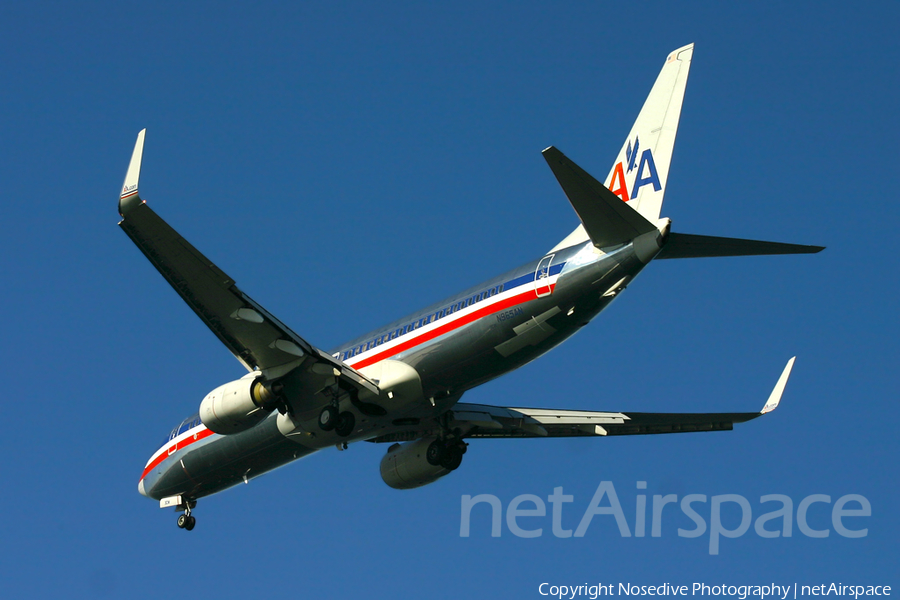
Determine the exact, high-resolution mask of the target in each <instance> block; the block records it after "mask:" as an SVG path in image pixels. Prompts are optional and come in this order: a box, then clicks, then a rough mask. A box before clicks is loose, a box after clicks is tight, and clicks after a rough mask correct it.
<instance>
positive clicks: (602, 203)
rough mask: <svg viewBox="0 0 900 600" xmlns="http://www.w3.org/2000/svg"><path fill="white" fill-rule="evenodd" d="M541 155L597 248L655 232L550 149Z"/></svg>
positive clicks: (591, 178) (643, 220)
mask: <svg viewBox="0 0 900 600" xmlns="http://www.w3.org/2000/svg"><path fill="white" fill-rule="evenodd" d="M543 155H544V159H545V160H546V161H547V164H548V165H550V169H551V170H552V171H553V174H554V175H556V179H557V181H559V185H560V186H561V187H562V189H563V192H565V194H566V197H567V198H568V199H569V202H571V203H572V208H574V209H575V212H576V213H577V214H578V218H579V219H581V223H582V224H583V225H584V229H585V231H587V234H588V236H590V238H591V242H593V244H594V246H596V247H597V248H606V247H608V246H615V245H618V244H624V243H626V242H630V241H631V240H633V239H635V238H636V237H638V236H640V235H642V234H644V233H649V232H651V231H655V230H656V226H655V225H654V224H653V223H651V222H650V221H648V220H647V219H645V218H644V217H643V216H641V214H640V213H639V212H637V211H636V210H634V209H633V208H631V207H630V206H628V204H626V203H625V202H623V201H622V199H621V198H619V197H618V196H616V195H615V194H613V193H612V192H611V191H609V190H608V189H607V188H606V187H604V185H603V184H602V183H600V182H599V181H597V180H596V179H594V178H593V177H591V176H590V175H589V174H588V173H587V172H586V171H585V170H584V169H582V168H581V167H579V166H578V165H576V164H575V163H573V162H572V161H571V160H569V159H568V158H567V157H566V156H565V155H564V154H563V153H562V152H560V151H559V150H557V149H556V148H554V147H553V146H550V147H549V148H547V149H546V150H544V152H543Z"/></svg>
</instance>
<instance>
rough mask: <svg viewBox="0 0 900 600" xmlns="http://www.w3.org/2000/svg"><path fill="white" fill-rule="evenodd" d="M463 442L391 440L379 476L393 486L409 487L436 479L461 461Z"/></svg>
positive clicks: (431, 439)
mask: <svg viewBox="0 0 900 600" xmlns="http://www.w3.org/2000/svg"><path fill="white" fill-rule="evenodd" d="M465 451H466V445H465V444H464V443H462V442H449V443H448V442H444V441H442V440H439V439H437V438H434V437H425V438H422V439H420V440H416V441H415V442H408V443H406V444H394V445H393V446H391V447H390V448H388V451H387V454H385V455H384V458H382V459H381V479H383V480H384V482H385V483H386V484H388V485H389V486H391V487H392V488H394V489H395V490H409V489H412V488H417V487H420V486H423V485H427V484H429V483H432V482H434V481H437V480H438V479H440V478H441V477H443V476H444V475H446V474H447V473H449V472H450V471H454V470H456V468H457V467H459V465H460V463H461V462H462V455H463V453H465Z"/></svg>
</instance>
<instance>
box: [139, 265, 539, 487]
mask: <svg viewBox="0 0 900 600" xmlns="http://www.w3.org/2000/svg"><path fill="white" fill-rule="evenodd" d="M555 288H556V284H555V283H554V284H551V285H550V291H551V293H552V292H553V290H554V289H555ZM539 297H543V296H538V295H537V292H536V291H535V290H534V289H533V288H532V289H530V290H528V291H526V292H522V293H521V294H516V295H515V296H511V297H509V298H506V299H505V300H500V301H498V302H496V303H494V304H491V305H489V306H485V307H483V308H480V309H478V310H475V311H472V312H471V313H469V314H467V315H465V316H462V317H459V318H458V319H456V320H455V321H452V322H450V323H446V324H444V325H441V326H440V327H436V328H434V329H432V330H431V331H429V332H426V333H422V334H420V335H418V336H415V337H413V338H411V339H409V340H406V341H404V342H401V343H400V344H397V345H396V346H393V347H392V348H388V349H387V350H384V351H382V352H379V353H377V354H373V355H372V356H370V357H368V358H365V359H363V360H361V361H359V362H358V363H354V364H352V365H351V366H352V367H353V368H354V369H362V368H364V367H368V366H370V365H373V364H375V363H378V362H381V361H382V360H385V359H387V358H390V357H392V356H395V355H397V354H400V353H401V352H404V351H406V350H409V349H411V348H415V347H416V346H418V345H420V344H424V343H425V342H428V341H431V340H433V339H435V338H437V337H440V336H442V335H444V334H447V333H450V332H451V331H453V330H455V329H459V328H460V327H463V326H464V325H468V324H469V323H472V322H474V321H477V320H478V319H481V318H484V317H487V316H490V315H492V314H494V313H498V312H500V311H502V310H506V309H508V308H512V307H513V306H517V305H519V304H524V303H525V302H529V301H531V300H536V299H537V298H539ZM348 364H350V363H349V362H348ZM212 434H213V432H212V431H210V430H209V429H206V428H205V427H204V428H203V430H201V431H200V432H198V433H196V434H194V435H192V436H190V437H187V438H185V439H183V440H181V441H179V442H177V443H175V444H172V445H170V446H168V447H167V448H166V449H165V450H164V451H162V452H160V453H159V456H157V457H156V458H154V459H153V460H152V461H150V463H149V464H148V465H147V467H146V468H145V469H144V472H143V473H142V474H141V480H143V479H144V477H146V476H147V473H149V472H150V471H152V470H153V469H155V468H156V467H157V466H159V464H160V463H161V462H163V461H164V460H166V459H167V458H169V456H171V455H172V454H174V453H175V452H177V451H178V450H183V449H184V448H187V447H188V446H190V445H191V444H193V443H194V442H198V441H200V440H202V439H204V438H206V437H209V436H210V435H212Z"/></svg>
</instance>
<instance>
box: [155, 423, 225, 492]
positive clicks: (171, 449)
mask: <svg viewBox="0 0 900 600" xmlns="http://www.w3.org/2000/svg"><path fill="white" fill-rule="evenodd" d="M212 434H213V432H212V431H210V430H209V429H206V427H204V428H203V429H202V430H201V431H198V432H197V433H195V434H194V435H192V436H190V437H187V438H185V439H183V440H181V441H179V442H177V443H175V444H172V445H171V446H168V447H167V448H166V449H165V450H163V451H162V452H160V453H159V456H157V457H156V458H154V459H153V460H152V461H150V464H148V465H147V467H146V468H145V469H144V472H143V473H141V480H143V479H144V477H146V476H147V473H149V472H150V471H152V470H153V469H155V468H156V467H157V466H158V465H159V463H161V462H162V461H164V460H166V459H167V458H169V457H170V456H171V455H173V454H175V452H176V451H178V450H183V449H184V448H187V447H188V446H190V445H191V444H193V443H194V442H199V441H200V440H202V439H203V438H207V437H209V436H211V435H212Z"/></svg>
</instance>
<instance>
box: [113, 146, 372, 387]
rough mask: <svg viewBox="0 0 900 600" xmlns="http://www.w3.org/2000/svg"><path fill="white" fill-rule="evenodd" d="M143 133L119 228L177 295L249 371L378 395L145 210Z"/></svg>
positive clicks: (129, 175)
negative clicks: (341, 384)
mask: <svg viewBox="0 0 900 600" xmlns="http://www.w3.org/2000/svg"><path fill="white" fill-rule="evenodd" d="M145 131H146V130H142V131H141V132H140V133H139V134H138V138H137V142H136V143H135V146H134V153H133V154H132V157H131V163H130V164H129V167H128V173H127V175H126V176H125V184H124V185H123V187H122V193H121V195H120V197H119V214H121V215H122V217H123V218H122V221H121V222H120V223H119V226H120V227H121V228H122V230H123V231H125V233H126V234H128V237H130V238H131V240H132V241H133V242H134V243H135V244H136V245H137V247H138V248H140V250H141V252H143V253H144V256H146V257H147V259H148V260H149V261H150V262H151V263H152V264H153V266H154V267H156V269H157V270H158V271H159V272H160V273H161V274H162V276H163V277H165V279H166V281H168V282H169V283H170V284H171V285H172V287H173V288H174V289H175V291H176V292H178V295H179V296H181V298H182V299H183V300H184V301H185V302H186V303H187V305H188V306H190V307H191V309H192V310H193V311H194V312H195V313H197V316H199V317H200V319H202V320H203V322H204V323H206V325H207V327H209V328H210V330H212V332H213V333H214V334H216V337H218V338H219V340H221V342H222V343H223V344H225V346H226V347H227V348H228V349H229V350H230V351H231V353H232V354H234V356H235V358H237V359H238V360H239V361H240V362H241V364H242V365H244V367H246V368H247V370H248V371H256V370H262V371H265V370H272V371H275V372H276V373H277V375H276V376H280V375H283V374H285V373H286V372H288V371H290V370H293V369H294V368H296V367H298V366H300V365H301V364H305V365H307V368H308V369H309V368H312V367H313V366H316V369H315V370H316V371H317V372H319V373H332V369H336V370H337V371H338V372H339V373H340V377H341V378H342V380H343V381H346V382H349V383H352V384H353V385H354V386H355V387H357V389H363V388H365V389H368V390H369V391H371V392H373V393H375V394H377V393H378V391H377V390H378V388H377V386H375V384H374V383H372V382H371V381H370V380H368V379H367V378H366V377H365V376H363V375H362V374H360V373H359V372H358V371H356V370H354V369H353V368H352V367H350V366H348V365H346V364H344V363H343V362H342V361H340V360H337V359H336V358H334V357H332V356H331V355H329V354H327V353H325V352H323V351H321V350H319V349H318V348H316V347H314V346H312V345H311V344H309V343H308V342H307V341H306V340H304V339H303V338H301V337H300V336H298V335H297V334H296V333H294V332H293V331H291V329H290V328H289V327H287V326H286V325H285V324H284V323H282V322H281V321H279V320H278V319H277V318H275V317H274V316H273V315H272V314H271V313H269V312H268V311H267V310H266V309H264V308H263V307H262V306H260V305H259V304H258V303H256V302H254V301H253V300H252V299H251V298H250V297H249V296H248V295H247V294H245V293H244V292H243V291H241V289H240V288H238V286H237V285H235V282H234V280H233V279H232V278H231V277H229V276H228V275H226V274H225V272H223V271H222V270H221V269H220V268H218V267H217V266H216V265H215V264H213V263H212V261H210V260H209V259H208V258H206V257H205V256H204V255H203V254H202V253H200V251H199V250H197V249H196V248H194V246H192V245H191V244H190V243H189V242H188V241H187V240H185V239H184V238H183V237H181V236H180V235H179V234H178V232H176V231H175V230H174V229H172V227H170V226H169V225H168V223H166V222H165V221H163V220H162V219H161V218H160V217H159V216H158V215H157V214H156V213H155V212H153V211H152V210H151V209H150V207H149V206H147V204H146V203H145V202H144V200H142V199H141V197H140V194H139V192H138V180H139V178H140V171H141V159H142V156H143V148H144V134H145Z"/></svg>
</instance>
